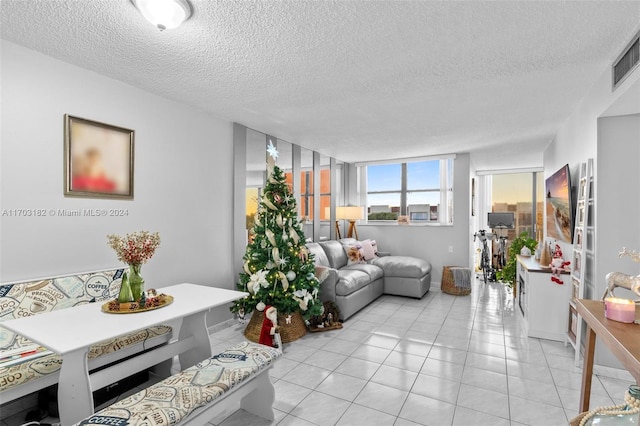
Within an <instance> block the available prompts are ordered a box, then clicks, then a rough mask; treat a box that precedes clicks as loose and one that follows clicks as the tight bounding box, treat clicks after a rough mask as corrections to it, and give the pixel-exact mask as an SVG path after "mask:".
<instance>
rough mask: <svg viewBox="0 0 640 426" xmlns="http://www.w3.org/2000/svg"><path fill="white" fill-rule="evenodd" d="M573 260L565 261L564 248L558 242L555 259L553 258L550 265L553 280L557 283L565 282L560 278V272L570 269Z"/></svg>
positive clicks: (554, 254)
mask: <svg viewBox="0 0 640 426" xmlns="http://www.w3.org/2000/svg"><path fill="white" fill-rule="evenodd" d="M569 264H571V262H568V261H565V260H564V257H563V256H562V249H560V246H559V245H558V244H556V249H555V251H554V252H553V259H551V263H550V264H549V266H550V267H551V281H553V282H554V283H556V284H560V285H562V284H564V281H562V280H561V279H560V274H561V273H562V272H564V271H566V270H568V268H567V267H568V266H569Z"/></svg>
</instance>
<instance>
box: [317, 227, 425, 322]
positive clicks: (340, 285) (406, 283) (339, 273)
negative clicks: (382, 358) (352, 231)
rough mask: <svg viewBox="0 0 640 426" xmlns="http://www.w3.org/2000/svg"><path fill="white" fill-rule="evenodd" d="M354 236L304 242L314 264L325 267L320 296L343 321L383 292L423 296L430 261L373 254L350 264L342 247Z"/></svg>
mask: <svg viewBox="0 0 640 426" xmlns="http://www.w3.org/2000/svg"><path fill="white" fill-rule="evenodd" d="M357 243H358V241H357V240H355V239H353V238H344V239H341V240H329V241H322V242H319V243H307V248H308V249H309V251H310V252H311V253H313V255H314V256H315V263H316V266H321V267H325V268H326V270H324V272H325V277H324V280H323V281H322V283H321V285H320V299H321V300H322V301H332V302H334V303H335V304H336V305H337V306H338V308H339V309H340V319H341V320H346V319H347V318H349V317H350V316H352V315H353V314H355V313H356V312H358V311H359V310H360V309H362V308H364V307H365V306H367V305H368V304H369V303H371V302H373V301H374V300H375V299H377V298H378V297H380V296H381V295H383V294H393V295H399V296H408V297H414V298H418V299H419V298H422V296H424V295H425V294H426V293H427V292H428V291H429V286H430V285H431V264H430V263H429V262H427V261H426V260H424V259H418V258H415V257H409V256H390V255H382V253H380V255H382V256H379V257H378V256H376V257H374V258H372V259H370V260H367V261H366V263H351V262H349V258H348V257H347V250H346V249H345V247H350V246H353V245H355V244H357Z"/></svg>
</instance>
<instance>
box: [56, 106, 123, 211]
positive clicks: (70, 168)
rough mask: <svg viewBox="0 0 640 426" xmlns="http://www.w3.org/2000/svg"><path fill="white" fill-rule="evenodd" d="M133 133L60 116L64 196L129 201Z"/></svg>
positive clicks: (89, 121)
mask: <svg viewBox="0 0 640 426" xmlns="http://www.w3.org/2000/svg"><path fill="white" fill-rule="evenodd" d="M133 144H134V131H133V130H129V129H125V128H122V127H118V126H112V125H110V124H104V123H100V122H97V121H93V120H87V119H85V118H80V117H74V116H71V115H68V114H65V116H64V195H65V196H70V197H89V198H120V199H133Z"/></svg>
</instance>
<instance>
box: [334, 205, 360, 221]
mask: <svg viewBox="0 0 640 426" xmlns="http://www.w3.org/2000/svg"><path fill="white" fill-rule="evenodd" d="M336 219H346V220H360V219H364V207H360V206H342V207H336Z"/></svg>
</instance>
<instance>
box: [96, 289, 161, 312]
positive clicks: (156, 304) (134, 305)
mask: <svg viewBox="0 0 640 426" xmlns="http://www.w3.org/2000/svg"><path fill="white" fill-rule="evenodd" d="M171 303H173V296H169V295H168V294H159V295H158V296H156V297H150V298H148V299H147V301H146V303H145V306H144V307H143V308H141V307H140V304H139V303H138V302H128V303H118V301H117V300H110V301H108V302H106V303H104V304H103V305H102V312H106V313H108V314H135V313H138V312H147V311H153V310H154V309H160V308H164V307H165V306H168V305H170V304H171Z"/></svg>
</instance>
